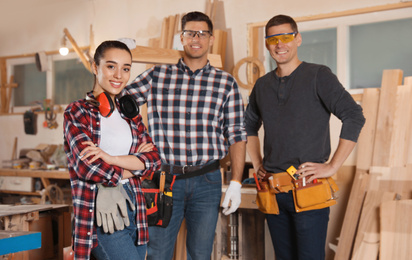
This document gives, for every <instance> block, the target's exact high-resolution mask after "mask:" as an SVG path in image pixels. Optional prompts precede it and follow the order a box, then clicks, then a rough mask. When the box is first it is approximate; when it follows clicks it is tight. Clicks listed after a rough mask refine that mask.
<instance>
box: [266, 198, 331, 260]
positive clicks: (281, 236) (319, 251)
mask: <svg viewBox="0 0 412 260" xmlns="http://www.w3.org/2000/svg"><path fill="white" fill-rule="evenodd" d="M276 200H277V202H278V205H279V215H266V219H267V223H268V226H269V231H270V236H271V237H272V243H273V247H274V249H275V255H276V260H294V259H301V260H303V259H304V260H310V259H316V260H324V259H325V243H326V234H327V229H328V222H329V212H330V209H329V208H324V209H318V210H310V211H303V212H299V213H296V211H295V207H294V203H293V195H292V192H291V191H290V192H289V193H280V194H276Z"/></svg>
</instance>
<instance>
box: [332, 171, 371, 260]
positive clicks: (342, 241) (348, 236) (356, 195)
mask: <svg viewBox="0 0 412 260" xmlns="http://www.w3.org/2000/svg"><path fill="white" fill-rule="evenodd" d="M368 184H369V174H368V172H367V171H366V170H360V169H357V170H356V173H355V177H354V180H353V185H352V190H351V192H350V196H349V200H348V206H347V207H346V212H345V218H344V219H343V224H342V229H341V232H340V236H339V242H338V247H337V250H336V254H335V260H347V259H349V258H350V254H351V252H352V247H353V242H354V238H355V234H356V230H357V227H358V221H359V217H360V212H361V208H362V205H363V201H364V198H365V194H366V188H367V186H368Z"/></svg>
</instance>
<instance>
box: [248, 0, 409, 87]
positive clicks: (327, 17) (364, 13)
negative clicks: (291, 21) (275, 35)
mask: <svg viewBox="0 0 412 260" xmlns="http://www.w3.org/2000/svg"><path fill="white" fill-rule="evenodd" d="M407 18H412V3H409V2H405V3H396V4H387V5H381V6H374V7H367V8H360V9H354V10H347V11H341V12H334V13H329V14H320V15H314V16H306V17H300V18H299V17H298V18H295V20H296V22H297V23H298V26H299V31H311V30H317V29H328V28H336V29H337V73H336V74H337V77H338V78H339V80H340V81H341V83H342V85H343V86H345V88H347V89H348V90H349V91H350V92H351V93H362V92H363V90H362V89H349V87H350V85H349V84H350V70H349V66H350V61H349V29H350V26H352V25H361V24H367V23H375V22H385V21H391V20H400V19H407ZM266 23H267V21H265V22H259V23H253V24H249V25H248V35H249V39H251V40H249V42H248V46H247V47H248V56H251V57H256V58H258V59H259V60H261V61H263V64H264V66H265V69H266V70H267V69H268V68H269V66H268V61H267V59H266V57H267V56H266V52H265V50H266V46H265V43H264V39H263V38H264V28H265V25H266ZM255 39H258V40H255ZM262 39H263V40H262ZM268 58H270V57H268ZM254 71H256V70H254V69H253V66H248V76H249V77H251V78H253V79H254V80H256V79H257V78H258V75H257V74H256V73H255V72H254Z"/></svg>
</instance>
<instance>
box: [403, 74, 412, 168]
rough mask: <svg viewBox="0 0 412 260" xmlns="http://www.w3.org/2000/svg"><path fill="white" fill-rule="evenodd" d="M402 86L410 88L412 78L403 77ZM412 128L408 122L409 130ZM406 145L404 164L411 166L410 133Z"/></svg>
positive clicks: (411, 143)
mask: <svg viewBox="0 0 412 260" xmlns="http://www.w3.org/2000/svg"><path fill="white" fill-rule="evenodd" d="M403 84H404V85H405V86H412V77H405V78H404V81H403ZM409 113H411V114H412V111H409ZM411 127H412V122H410V125H409V129H411ZM406 143H407V144H408V151H407V153H406V154H407V157H406V164H412V134H411V133H410V134H409V136H408V140H406Z"/></svg>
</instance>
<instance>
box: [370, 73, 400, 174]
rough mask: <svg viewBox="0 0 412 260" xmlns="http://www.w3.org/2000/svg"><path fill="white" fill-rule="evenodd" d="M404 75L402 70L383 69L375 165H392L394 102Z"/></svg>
mask: <svg viewBox="0 0 412 260" xmlns="http://www.w3.org/2000/svg"><path fill="white" fill-rule="evenodd" d="M402 75H403V72H402V70H384V71H383V75H382V86H381V94H380V98H379V108H378V119H377V123H376V135H375V146H374V151H373V158H372V165H374V166H391V165H390V160H389V156H390V153H391V152H392V151H390V148H391V139H392V135H393V121H394V115H395V106H394V104H395V103H396V102H397V95H396V87H397V86H399V85H401V84H402Z"/></svg>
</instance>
